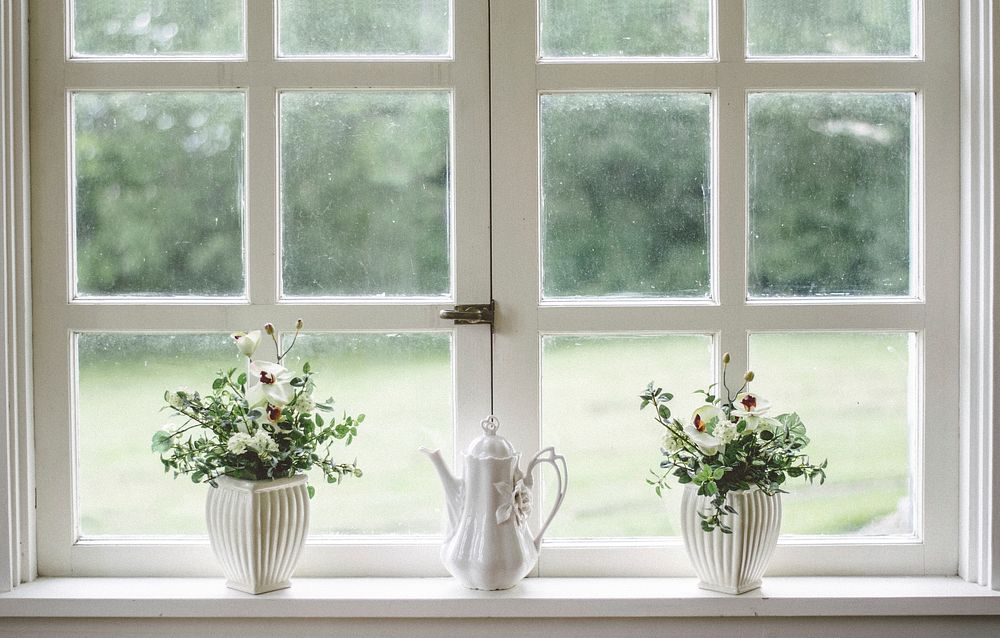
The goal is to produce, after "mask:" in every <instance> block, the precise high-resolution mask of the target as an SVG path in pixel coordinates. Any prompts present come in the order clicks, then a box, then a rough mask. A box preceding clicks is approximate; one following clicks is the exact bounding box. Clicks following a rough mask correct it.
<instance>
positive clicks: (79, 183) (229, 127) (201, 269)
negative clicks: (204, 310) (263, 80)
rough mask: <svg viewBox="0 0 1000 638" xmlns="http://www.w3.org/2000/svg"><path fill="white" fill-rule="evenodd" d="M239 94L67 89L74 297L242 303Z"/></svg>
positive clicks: (241, 101)
mask: <svg viewBox="0 0 1000 638" xmlns="http://www.w3.org/2000/svg"><path fill="white" fill-rule="evenodd" d="M244 111H245V107H244V99H243V94H242V93H237V92H231V93H216V92H205V91H199V92H190V93H180V92H157V93H132V92H129V93H103V92H102V93H74V94H73V118H74V127H75V134H74V139H73V144H74V157H75V164H74V169H75V177H76V199H75V207H76V269H77V293H78V294H79V295H81V296H91V295H227V296H235V295H241V294H242V293H243V290H244V283H243V163H244V157H243V153H244V150H243V147H244V140H243V127H244Z"/></svg>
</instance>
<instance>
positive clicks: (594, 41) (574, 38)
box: [539, 0, 711, 57]
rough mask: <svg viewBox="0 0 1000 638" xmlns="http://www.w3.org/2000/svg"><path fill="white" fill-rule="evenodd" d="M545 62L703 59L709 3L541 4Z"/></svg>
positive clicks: (546, 0) (574, 0)
mask: <svg viewBox="0 0 1000 638" xmlns="http://www.w3.org/2000/svg"><path fill="white" fill-rule="evenodd" d="M539 16H540V19H541V43H542V44H541V49H542V56H543V57H583V56H600V57H707V56H708V55H709V46H710V45H709V29H710V20H711V2H710V1H709V0H542V1H541V2H540V3H539Z"/></svg>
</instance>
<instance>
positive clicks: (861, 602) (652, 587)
mask: <svg viewBox="0 0 1000 638" xmlns="http://www.w3.org/2000/svg"><path fill="white" fill-rule="evenodd" d="M997 615H1000V592H996V591H991V590H989V589H986V588H984V587H980V586H978V585H974V584H971V583H967V582H965V581H963V580H962V579H960V578H957V577H913V578H860V577H859V578H787V577H786V578H767V579H765V580H764V586H763V588H762V589H759V590H756V591H753V592H748V593H746V594H743V595H741V596H728V595H726V594H717V593H714V592H708V591H703V590H700V589H698V588H697V587H696V585H695V581H694V579H690V578H532V579H526V580H525V581H524V582H523V583H521V584H520V585H519V586H517V587H515V588H514V589H512V590H508V591H503V592H479V591H470V590H466V589H463V588H462V587H461V586H460V585H458V583H456V582H455V581H454V580H452V579H449V578H396V579H391V578H371V579H367V578H353V579H325V578H324V579H320V578H302V579H297V580H295V581H294V583H293V585H292V587H291V588H290V589H285V590H282V591H277V592H272V593H269V594H261V595H259V596H251V595H248V594H243V593H240V592H236V591H233V590H230V589H226V588H225V586H224V584H223V581H222V580H221V579H217V578H41V579H39V580H37V581H34V582H32V583H27V584H24V585H21V586H20V587H18V588H17V589H15V590H14V591H13V592H10V593H7V594H0V617H5V616H6V617H62V618H111V617H117V618H157V617H162V618H228V617H244V618H246V617H272V618H273V617H288V618H484V617H498V616H502V617H517V618H597V617H601V618H615V617H617V618H643V617H645V618H651V617H697V616H700V617H712V616H715V617H741V616H772V617H773V616H797V617H806V616H997Z"/></svg>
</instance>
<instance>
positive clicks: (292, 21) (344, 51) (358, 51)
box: [278, 0, 451, 56]
mask: <svg viewBox="0 0 1000 638" xmlns="http://www.w3.org/2000/svg"><path fill="white" fill-rule="evenodd" d="M278 7H279V9H278V11H279V14H278V25H279V26H278V37H279V41H280V45H279V46H280V48H281V55H289V56H302V55H304V56H313V55H315V56H339V55H347V56H383V55H390V56H396V55H404V56H406V55H409V56H413V55H419V56H428V55H434V56H443V55H448V53H449V52H450V50H451V43H450V39H451V37H450V36H451V34H450V29H451V6H450V2H449V0H378V2H373V1H372V0H339V1H338V2H336V3H329V2H316V0H280V2H279V3H278Z"/></svg>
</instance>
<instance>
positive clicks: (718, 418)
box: [691, 404, 726, 434]
mask: <svg viewBox="0 0 1000 638" xmlns="http://www.w3.org/2000/svg"><path fill="white" fill-rule="evenodd" d="M725 422H726V414H725V413H724V412H723V411H722V410H721V409H719V408H717V407H716V406H714V405H711V404H708V405H703V406H701V407H700V408H698V409H697V410H695V411H694V414H692V415H691V424H692V425H694V427H695V429H696V430H698V431H699V432H705V431H706V428H709V426H710V425H711V428H709V430H711V429H712V428H715V427H716V426H717V425H719V424H720V423H725ZM712 433H713V432H712V431H709V434H712Z"/></svg>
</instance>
